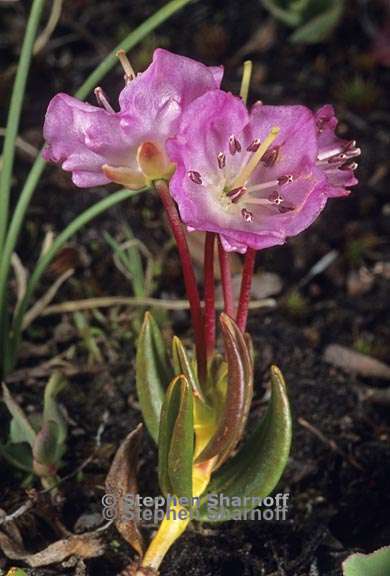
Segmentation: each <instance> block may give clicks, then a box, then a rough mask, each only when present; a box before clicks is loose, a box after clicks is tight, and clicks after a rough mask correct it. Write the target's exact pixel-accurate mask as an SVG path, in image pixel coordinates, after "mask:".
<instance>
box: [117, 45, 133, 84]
mask: <svg viewBox="0 0 390 576" xmlns="http://www.w3.org/2000/svg"><path fill="white" fill-rule="evenodd" d="M116 56H117V58H119V61H120V63H121V64H122V68H123V70H124V72H125V76H124V78H125V82H126V84H128V83H129V82H131V81H132V80H134V78H135V76H136V74H135V72H134V68H133V67H132V65H131V64H130V60H129V59H128V57H127V55H126V52H125V51H124V50H123V48H121V49H120V50H118V52H117V53H116Z"/></svg>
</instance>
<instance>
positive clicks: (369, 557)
mask: <svg viewBox="0 0 390 576" xmlns="http://www.w3.org/2000/svg"><path fill="white" fill-rule="evenodd" d="M389 574H390V546H384V547H383V548H379V550H375V552H372V553H371V554H352V555H351V556H349V557H348V558H347V559H346V560H345V561H344V562H343V575H344V576H389Z"/></svg>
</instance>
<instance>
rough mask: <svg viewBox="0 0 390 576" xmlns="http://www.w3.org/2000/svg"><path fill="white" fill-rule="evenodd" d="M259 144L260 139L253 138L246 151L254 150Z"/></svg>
mask: <svg viewBox="0 0 390 576" xmlns="http://www.w3.org/2000/svg"><path fill="white" fill-rule="evenodd" d="M259 146H260V140H259V138H255V139H254V140H253V141H252V142H251V143H250V144H249V146H248V148H247V151H248V152H256V150H258V149H259Z"/></svg>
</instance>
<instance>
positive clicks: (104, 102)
mask: <svg viewBox="0 0 390 576" xmlns="http://www.w3.org/2000/svg"><path fill="white" fill-rule="evenodd" d="M94 94H95V97H96V100H97V102H98V104H100V106H103V108H104V109H105V110H107V112H113V113H114V112H115V111H114V108H113V107H112V106H111V104H110V103H109V101H108V98H107V96H106V95H105V93H104V91H103V88H101V87H100V86H97V87H96V88H95V90H94Z"/></svg>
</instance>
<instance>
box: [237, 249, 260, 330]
mask: <svg viewBox="0 0 390 576" xmlns="http://www.w3.org/2000/svg"><path fill="white" fill-rule="evenodd" d="M255 259H256V250H253V248H248V249H247V251H246V254H245V261H244V270H243V272H242V280H241V291H240V300H239V303H238V310H237V325H238V327H239V328H240V330H241V332H245V328H246V321H247V318H248V306H249V300H250V296H251V285H252V278H253V270H254V267H255Z"/></svg>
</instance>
